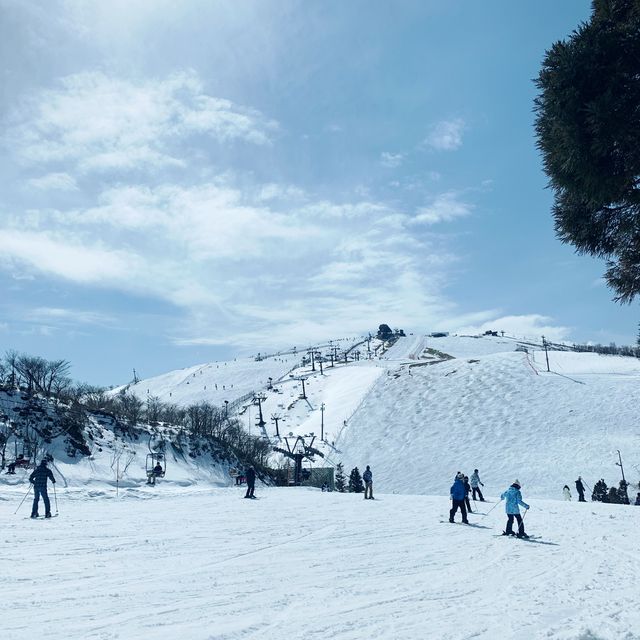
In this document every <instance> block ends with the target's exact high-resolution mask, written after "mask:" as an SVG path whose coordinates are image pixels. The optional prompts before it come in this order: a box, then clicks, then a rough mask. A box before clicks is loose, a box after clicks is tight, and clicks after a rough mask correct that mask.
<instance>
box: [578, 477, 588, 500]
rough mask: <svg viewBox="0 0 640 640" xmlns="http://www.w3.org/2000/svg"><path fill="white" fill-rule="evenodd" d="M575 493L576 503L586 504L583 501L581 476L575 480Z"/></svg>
mask: <svg viewBox="0 0 640 640" xmlns="http://www.w3.org/2000/svg"><path fill="white" fill-rule="evenodd" d="M576 491H577V492H578V502H586V500H585V499H584V485H583V484H582V476H578V479H577V480H576Z"/></svg>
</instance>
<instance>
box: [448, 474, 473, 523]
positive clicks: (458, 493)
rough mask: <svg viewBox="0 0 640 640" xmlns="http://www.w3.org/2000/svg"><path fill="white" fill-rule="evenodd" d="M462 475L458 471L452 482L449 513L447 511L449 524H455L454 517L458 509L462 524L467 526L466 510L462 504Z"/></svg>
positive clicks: (463, 492)
mask: <svg viewBox="0 0 640 640" xmlns="http://www.w3.org/2000/svg"><path fill="white" fill-rule="evenodd" d="M464 494H465V490H464V475H463V474H462V473H460V472H459V471H458V473H456V479H455V480H454V481H453V484H452V485H451V502H452V504H451V511H449V522H455V520H454V516H455V515H456V512H457V511H458V508H460V513H461V514H462V522H463V523H464V524H469V521H468V520H467V509H466V507H465V504H464Z"/></svg>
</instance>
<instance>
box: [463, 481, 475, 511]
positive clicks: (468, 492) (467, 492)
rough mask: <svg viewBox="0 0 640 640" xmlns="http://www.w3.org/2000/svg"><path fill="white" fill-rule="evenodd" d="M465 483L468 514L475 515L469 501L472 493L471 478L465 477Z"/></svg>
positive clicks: (465, 500)
mask: <svg viewBox="0 0 640 640" xmlns="http://www.w3.org/2000/svg"><path fill="white" fill-rule="evenodd" d="M463 482H464V502H465V504H466V505H467V513H473V511H471V502H470V501H469V494H470V493H471V485H470V484H469V476H465V477H464V481H463Z"/></svg>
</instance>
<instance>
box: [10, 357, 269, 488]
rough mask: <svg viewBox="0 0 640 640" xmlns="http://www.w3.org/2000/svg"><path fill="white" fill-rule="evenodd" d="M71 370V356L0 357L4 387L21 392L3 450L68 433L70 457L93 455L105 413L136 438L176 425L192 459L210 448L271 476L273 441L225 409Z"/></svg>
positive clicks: (45, 440) (120, 428)
mask: <svg viewBox="0 0 640 640" xmlns="http://www.w3.org/2000/svg"><path fill="white" fill-rule="evenodd" d="M70 369H71V364H70V363H69V362H68V361H67V360H46V359H45V358H42V357H39V356H31V355H28V354H21V353H18V352H16V351H7V352H6V353H5V355H4V356H3V357H2V358H1V359H0V388H1V389H2V390H4V391H7V392H10V393H14V392H16V391H17V392H19V393H20V394H21V396H22V397H21V400H20V411H16V412H15V414H11V415H5V416H4V420H3V421H4V427H3V429H2V431H1V433H0V452H1V453H4V450H5V448H6V444H7V441H8V440H9V439H10V438H11V436H14V437H16V438H22V439H23V440H24V438H25V437H27V438H28V436H27V434H29V433H32V434H36V435H37V437H38V438H39V439H40V440H42V441H43V442H44V443H47V442H51V441H52V439H53V438H56V437H59V436H62V435H64V436H66V437H67V441H68V446H67V452H68V453H69V455H72V456H74V455H76V454H77V453H79V454H80V455H90V453H91V451H90V448H89V446H88V443H87V436H88V433H90V430H89V429H88V428H89V426H90V424H91V417H93V418H95V419H96V420H97V421H98V422H103V423H104V420H101V418H105V417H107V418H109V419H110V422H111V424H112V425H113V428H114V431H119V432H120V433H121V434H122V435H126V436H129V437H132V438H137V437H139V435H141V432H143V431H148V430H149V429H152V428H155V427H158V426H171V427H176V428H177V433H178V436H177V439H176V440H177V441H176V442H175V443H174V445H176V446H181V443H183V442H185V440H187V441H188V442H189V455H190V456H191V457H197V456H198V455H200V454H202V453H205V452H207V451H209V452H211V453H212V454H214V457H218V458H221V459H226V460H229V461H230V462H233V464H235V465H240V466H242V465H246V466H248V465H253V466H254V467H255V468H256V470H257V472H258V473H259V474H260V475H262V476H267V475H268V474H269V469H268V467H267V461H268V458H269V455H270V453H271V447H270V444H269V443H268V442H267V441H265V440H264V439H263V438H260V437H256V436H251V435H250V434H248V433H247V432H246V431H245V430H244V428H243V427H242V425H241V423H240V421H239V420H237V419H235V418H233V417H228V416H227V414H226V411H225V410H224V409H222V408H220V407H217V406H214V405H212V404H209V403H207V402H200V403H197V404H193V405H190V406H186V407H182V406H178V405H176V404H171V403H164V402H162V401H161V400H160V399H159V398H157V397H149V398H147V400H146V401H143V400H141V399H140V398H138V397H137V396H136V395H135V394H133V393H130V392H128V391H127V389H126V388H125V389H124V390H122V391H120V392H119V393H113V392H112V391H111V390H110V389H106V388H104V387H98V386H94V385H89V384H85V383H77V382H74V381H73V380H72V379H71V377H70V376H69V371H70ZM39 400H53V401H54V404H53V405H51V403H48V405H47V406H48V407H49V409H50V410H51V406H53V409H52V410H53V411H54V412H55V416H56V419H55V421H54V422H53V423H52V421H51V420H48V419H47V416H46V412H44V411H43V409H42V407H41V406H40V404H39ZM28 439H29V438H28ZM31 439H33V436H32V437H31ZM89 439H90V438H89ZM2 460H4V455H2Z"/></svg>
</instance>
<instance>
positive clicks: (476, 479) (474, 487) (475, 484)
mask: <svg viewBox="0 0 640 640" xmlns="http://www.w3.org/2000/svg"><path fill="white" fill-rule="evenodd" d="M470 484H471V491H472V493H473V499H474V500H475V499H476V493H477V494H478V495H479V496H480V502H484V496H483V495H482V491H480V485H482V486H483V487H484V482H482V480H480V474H479V473H478V470H477V469H474V470H473V473H472V474H471V480H470Z"/></svg>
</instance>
